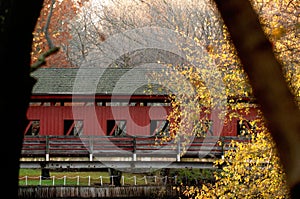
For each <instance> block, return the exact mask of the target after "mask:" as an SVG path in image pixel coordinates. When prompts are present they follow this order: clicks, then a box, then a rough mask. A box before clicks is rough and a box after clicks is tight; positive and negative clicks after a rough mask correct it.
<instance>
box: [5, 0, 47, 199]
mask: <svg viewBox="0 0 300 199" xmlns="http://www.w3.org/2000/svg"><path fill="white" fill-rule="evenodd" d="M42 5H43V1H42V0H26V1H25V0H24V1H23V0H21V1H20V0H0V66H1V84H0V91H1V99H0V110H1V118H2V119H1V142H2V143H1V145H0V152H1V171H2V174H4V175H5V174H6V176H5V178H3V180H4V181H3V183H2V185H1V188H2V193H6V194H8V196H7V197H8V198H17V196H18V178H19V167H20V164H19V163H20V162H19V158H20V153H21V147H22V141H23V132H24V129H25V125H26V111H27V108H28V104H29V99H30V95H31V91H32V87H33V85H34V83H35V80H34V79H33V78H31V77H30V74H29V71H30V52H31V45H32V38H33V37H32V32H33V30H34V27H35V24H36V21H37V19H38V17H39V14H40V11H41V8H42Z"/></svg>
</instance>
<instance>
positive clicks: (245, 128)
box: [237, 120, 255, 136]
mask: <svg viewBox="0 0 300 199" xmlns="http://www.w3.org/2000/svg"><path fill="white" fill-rule="evenodd" d="M254 131H255V124H254V122H253V121H250V120H238V121H237V135H242V136H244V135H249V134H251V133H253V132H254Z"/></svg>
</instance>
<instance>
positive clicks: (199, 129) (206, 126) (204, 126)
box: [193, 120, 214, 137]
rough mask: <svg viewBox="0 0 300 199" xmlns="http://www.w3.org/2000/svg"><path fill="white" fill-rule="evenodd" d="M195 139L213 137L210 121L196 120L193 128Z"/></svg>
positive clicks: (211, 122)
mask: <svg viewBox="0 0 300 199" xmlns="http://www.w3.org/2000/svg"><path fill="white" fill-rule="evenodd" d="M193 129H194V131H195V134H196V137H205V136H208V135H209V136H213V135H214V133H213V121H212V120H196V121H195V123H194V126H193Z"/></svg>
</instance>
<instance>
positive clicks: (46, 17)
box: [31, 0, 87, 67]
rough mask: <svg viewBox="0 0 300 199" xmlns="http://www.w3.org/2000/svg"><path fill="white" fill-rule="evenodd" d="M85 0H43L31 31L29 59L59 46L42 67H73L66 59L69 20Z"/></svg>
mask: <svg viewBox="0 0 300 199" xmlns="http://www.w3.org/2000/svg"><path fill="white" fill-rule="evenodd" d="M86 1H87V0H75V1H73V0H66V1H57V0H45V1H44V4H43V9H42V10H41V14H40V17H39V19H38V21H37V24H36V26H35V29H34V32H33V35H34V37H33V45H32V53H31V56H32V57H31V58H32V59H31V61H32V63H35V62H36V61H37V60H38V58H39V57H40V55H41V54H42V53H44V52H47V51H48V50H50V49H52V48H54V47H59V48H60V51H59V52H57V53H56V54H53V55H51V56H50V57H48V58H47V63H44V65H43V67H73V65H72V62H70V61H69V59H68V53H69V48H68V47H69V41H70V39H72V36H71V34H70V32H71V28H72V27H71V26H70V21H72V19H73V18H74V17H76V15H77V14H78V11H79V9H80V7H81V6H82V4H83V3H84V2H86Z"/></svg>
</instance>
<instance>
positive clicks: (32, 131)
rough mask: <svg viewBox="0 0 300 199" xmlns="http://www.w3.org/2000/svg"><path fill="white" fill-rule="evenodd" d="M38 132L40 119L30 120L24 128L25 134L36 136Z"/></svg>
mask: <svg viewBox="0 0 300 199" xmlns="http://www.w3.org/2000/svg"><path fill="white" fill-rule="evenodd" d="M39 133H40V120H30V121H28V123H27V126H26V129H25V135H31V136H37V135H39Z"/></svg>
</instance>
